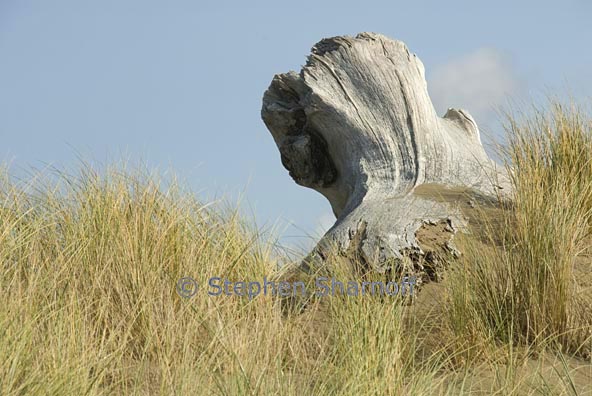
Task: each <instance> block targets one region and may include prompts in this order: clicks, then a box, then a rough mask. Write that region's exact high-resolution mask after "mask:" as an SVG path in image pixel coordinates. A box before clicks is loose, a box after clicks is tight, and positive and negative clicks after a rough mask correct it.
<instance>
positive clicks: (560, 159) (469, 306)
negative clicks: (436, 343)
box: [450, 103, 592, 356]
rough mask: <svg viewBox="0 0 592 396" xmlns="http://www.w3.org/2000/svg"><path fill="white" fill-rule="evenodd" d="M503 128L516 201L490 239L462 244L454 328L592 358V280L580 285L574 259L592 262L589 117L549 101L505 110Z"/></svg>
mask: <svg viewBox="0 0 592 396" xmlns="http://www.w3.org/2000/svg"><path fill="white" fill-rule="evenodd" d="M506 129H507V135H508V142H509V143H508V145H507V146H506V147H505V148H504V149H503V157H504V158H505V161H506V167H507V169H508V171H509V172H510V175H511V182H512V185H513V187H514V191H513V194H512V203H511V205H510V206H509V207H507V208H506V209H507V210H506V211H504V213H505V214H504V215H503V219H502V224H504V226H503V227H501V228H498V229H490V230H488V231H487V232H486V234H487V235H488V238H489V243H488V244H487V245H488V246H483V245H482V244H479V243H478V242H477V241H476V240H475V239H469V240H467V243H465V246H464V248H465V253H466V254H465V257H464V259H463V260H462V262H461V265H460V268H459V270H458V271H456V272H454V276H453V282H452V285H451V288H450V289H451V318H452V325H453V328H454V331H455V332H456V333H457V334H463V335H464V336H469V338H470V339H473V340H474V339H475V337H476V339H481V340H483V339H493V340H498V341H502V342H505V343H508V342H509V343H513V344H516V345H518V344H527V345H531V346H542V345H549V343H551V344H555V347H557V348H562V349H563V350H569V351H571V352H575V353H578V354H580V355H582V356H590V345H591V344H590V343H591V339H592V302H591V301H590V297H591V296H592V294H591V293H590V287H591V284H590V282H591V281H592V279H591V278H588V279H587V280H585V284H581V282H579V281H580V280H581V279H578V277H577V276H576V275H577V274H576V272H575V266H576V264H577V263H578V262H579V263H580V264H581V265H582V266H583V267H584V268H587V271H583V273H584V274H585V273H586V272H588V273H589V269H590V266H591V265H592V260H590V257H589V256H588V255H587V254H589V253H590V251H589V248H590V243H591V241H592V240H591V238H590V237H591V225H592V120H591V119H590V118H589V117H587V116H586V113H585V112H583V111H582V110H580V109H578V108H576V107H570V106H568V107H566V106H564V105H561V104H559V103H552V105H551V106H550V109H548V110H544V111H543V110H539V111H537V112H536V114H534V115H533V116H529V117H521V118H516V117H508V122H507V123H506ZM493 246H495V247H493Z"/></svg>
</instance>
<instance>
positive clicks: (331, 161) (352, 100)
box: [261, 33, 510, 272]
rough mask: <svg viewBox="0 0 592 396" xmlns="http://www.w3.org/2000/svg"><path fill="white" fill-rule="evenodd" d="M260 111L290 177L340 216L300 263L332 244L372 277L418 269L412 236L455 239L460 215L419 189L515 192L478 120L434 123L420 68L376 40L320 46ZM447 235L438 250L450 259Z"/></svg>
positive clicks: (458, 115) (459, 116) (401, 50)
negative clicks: (438, 232) (433, 230)
mask: <svg viewBox="0 0 592 396" xmlns="http://www.w3.org/2000/svg"><path fill="white" fill-rule="evenodd" d="M261 113H262V118H263V120H264V122H265V125H266V126H267V128H268V129H269V131H270V132H271V134H272V135H273V138H274V140H275V142H276V144H277V147H278V148H279V151H280V154H281V161H282V164H283V165H284V167H285V168H286V169H287V170H288V171H289V173H290V176H292V178H293V179H294V181H295V182H296V183H298V184H299V185H302V186H305V187H309V188H312V189H314V190H316V191H318V192H320V193H321V194H323V195H324V196H325V197H326V198H327V199H328V200H329V202H330V203H331V207H332V209H333V213H334V214H335V216H336V217H337V221H336V223H335V225H334V226H333V227H332V228H331V229H330V230H329V231H328V232H327V233H326V234H325V236H324V237H323V238H322V239H321V241H320V242H319V244H318V245H317V247H316V248H315V249H314V251H313V252H312V253H311V255H310V256H309V257H308V259H307V260H305V261H304V263H303V267H304V268H307V267H308V266H310V264H311V263H316V264H318V263H322V262H323V260H325V258H326V255H327V252H328V249H330V247H336V248H337V249H338V251H340V252H342V253H344V254H345V253H346V252H347V254H349V255H351V254H352V252H353V253H354V255H355V258H356V260H357V261H359V262H362V263H363V264H364V265H365V266H367V267H369V268H372V269H374V270H376V271H379V272H384V271H387V270H389V269H392V268H393V264H394V265H396V266H398V267H399V270H401V269H403V270H406V268H405V267H409V266H414V265H415V266H417V265H420V266H421V264H418V263H419V262H421V261H422V260H421V259H422V258H425V255H426V254H427V253H426V252H425V251H423V250H422V248H421V246H420V243H418V240H417V233H418V232H419V230H420V229H421V228H422V227H425V226H426V225H430V224H431V225H432V226H435V225H437V224H443V225H444V227H443V231H442V232H448V233H450V235H451V237H452V235H453V234H454V233H455V232H456V230H457V229H458V228H459V227H462V226H463V220H462V216H460V215H459V213H458V212H457V211H456V210H455V209H454V207H453V205H450V204H448V203H446V202H442V201H441V200H433V199H429V198H426V197H425V196H424V195H421V196H420V195H418V194H414V191H415V190H416V189H417V187H418V186H421V185H425V184H429V185H432V184H434V185H442V186H464V187H471V188H472V189H474V190H475V191H477V192H479V193H480V194H482V195H483V196H485V197H487V196H489V197H492V196H495V195H496V194H497V192H498V191H499V190H500V188H504V191H505V192H508V190H509V188H510V187H509V185H508V183H507V178H506V176H505V173H504V170H503V169H501V168H500V167H499V166H498V165H496V164H495V163H494V162H493V161H492V160H490V158H489V157H488V156H487V154H486V152H485V150H484V149H483V146H482V144H481V141H480V137H479V129H478V127H477V125H476V123H475V120H474V119H473V118H472V117H471V116H470V115H469V114H468V113H467V112H466V111H464V110H459V109H449V110H448V111H447V112H446V114H445V115H444V116H443V117H439V116H438V115H437V114H436V111H435V109H434V106H433V105H432V102H431V100H430V98H429V95H428V90H427V84H426V80H425V75H424V67H423V64H422V63H421V61H420V60H419V59H418V58H417V56H416V55H415V54H412V53H411V52H410V51H409V50H408V48H407V47H406V45H405V44H404V43H402V42H400V41H396V40H391V39H389V38H387V37H385V36H382V35H379V34H373V33H361V34H359V35H357V36H356V37H355V38H352V37H346V36H344V37H333V38H329V39H324V40H321V41H320V42H319V43H317V44H316V45H315V46H314V47H313V48H312V53H311V54H310V56H309V57H308V60H307V63H306V65H305V66H304V67H303V68H302V70H301V71H300V73H296V72H288V73H285V74H278V75H276V76H275V77H274V78H273V81H272V82H271V85H270V86H269V88H268V90H267V91H266V92H265V94H264V97H263V106H262V112H261ZM450 240H451V239H447V240H446V242H445V246H443V247H442V248H443V249H444V250H448V251H449V252H451V253H454V247H453V245H452V244H451V243H450ZM424 261H425V260H424ZM416 269H417V268H416ZM407 270H411V268H407ZM407 272H409V271H407Z"/></svg>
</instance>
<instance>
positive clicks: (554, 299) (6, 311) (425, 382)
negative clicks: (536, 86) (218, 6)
mask: <svg viewBox="0 0 592 396" xmlns="http://www.w3.org/2000/svg"><path fill="white" fill-rule="evenodd" d="M573 117H576V118H573ZM577 117H579V116H577V115H574V114H572V113H570V112H564V111H562V110H561V109H556V111H555V113H553V115H552V118H551V120H550V121H549V122H548V123H547V124H544V123H541V122H543V120H546V118H542V116H541V119H540V120H538V121H536V122H535V123H531V124H528V123H526V124H524V123H521V124H516V123H513V124H512V125H511V128H512V129H513V136H514V140H512V143H511V145H510V149H509V151H508V154H509V157H508V158H509V159H510V160H511V163H512V164H513V165H514V166H516V167H517V171H516V172H515V173H514V175H513V182H514V184H515V185H516V187H517V189H516V197H515V198H516V199H515V203H514V206H513V207H512V208H510V209H508V210H507V218H504V221H505V222H506V223H505V224H507V225H508V227H506V228H507V229H505V231H503V232H502V234H503V235H502V236H503V238H501V239H502V241H503V245H502V248H500V246H494V245H495V244H494V243H493V242H492V244H490V245H483V244H482V240H481V242H478V243H481V245H479V244H478V243H477V242H473V243H470V242H469V243H467V254H465V256H464V257H465V260H464V261H461V262H460V263H459V267H457V268H462V269H463V271H453V272H452V273H451V275H450V276H449V281H450V282H449V284H450V285H452V286H453V287H450V288H446V289H445V290H447V291H446V293H445V294H444V296H443V300H442V301H448V302H449V303H448V304H447V305H443V304H436V305H440V306H443V307H444V308H446V309H445V310H444V313H445V314H444V315H442V316H441V317H440V319H439V320H440V322H439V323H438V325H439V326H438V327H439V329H438V331H441V330H442V328H447V329H448V333H441V334H447V337H449V339H445V340H441V341H442V342H441V343H440V345H438V346H432V347H430V348H426V344H425V342H424V340H425V337H424V336H425V334H426V333H430V332H432V331H433V330H434V329H435V323H433V322H430V320H429V319H422V318H421V317H420V316H415V314H414V312H416V311H413V310H412V309H411V308H410V307H408V306H406V305H405V304H403V303H402V300H401V299H400V298H391V299H386V300H384V299H381V298H378V297H368V296H367V297H358V298H345V297H328V298H324V299H318V300H315V301H313V302H311V303H310V304H309V306H308V309H307V310H306V311H305V312H303V313H301V314H295V313H288V314H286V313H285V312H283V311H282V309H281V306H280V304H279V301H278V299H277V298H275V297H273V296H271V295H263V294H260V295H258V296H256V297H255V298H252V299H250V298H248V297H239V296H217V297H214V296H207V295H206V291H205V286H206V285H207V282H208V280H209V279H210V278H212V277H221V278H227V279H230V280H232V281H239V280H245V281H259V282H263V279H264V278H265V277H267V278H268V279H271V280H276V279H279V278H280V277H282V276H284V274H283V273H282V271H280V270H278V266H277V262H278V260H282V255H281V254H278V253H277V252H274V250H273V248H272V246H273V244H272V243H270V242H269V240H268V238H267V237H266V238H264V237H263V236H262V235H261V234H260V232H259V231H258V230H257V229H256V228H254V227H253V226H252V225H251V224H252V222H245V221H244V220H243V218H242V216H240V215H239V213H238V211H237V209H233V208H231V207H230V206H228V205H221V204H212V205H204V204H202V203H200V202H198V201H197V200H196V199H195V198H194V197H193V195H192V194H190V193H185V192H183V191H182V190H181V188H180V187H179V186H178V184H177V183H175V182H174V180H173V181H168V182H167V183H163V182H162V181H161V180H159V179H158V177H156V176H154V175H149V174H147V173H146V172H144V171H138V170H126V169H125V167H123V166H120V167H117V168H114V169H111V170H109V171H106V172H101V173H97V172H95V171H94V170H92V168H91V167H88V166H83V167H82V170H81V171H80V173H79V174H78V175H76V176H72V175H66V174H58V175H57V177H52V178H47V177H39V178H36V179H34V180H32V181H30V182H26V183H25V182H15V181H14V180H12V179H11V178H10V176H9V172H8V170H6V169H4V170H2V171H0V271H1V275H0V302H1V304H0V361H1V362H2V364H0V393H1V394H3V395H37V394H39V395H46V394H49V395H112V394H114V395H119V394H132V395H147V394H162V395H185V394H204V395H205V394H216V395H337V394H340V395H341V394H345V395H354V394H355V395H396V394H413V395H433V394H451V395H452V394H507V395H512V394H543V395H559V394H584V393H583V391H586V390H588V389H590V386H589V385H590V384H589V383H586V381H587V378H590V377H586V376H584V377H582V373H581V371H578V370H579V369H577V367H576V366H577V365H576V364H575V363H574V362H575V361H573V360H571V359H572V358H570V357H569V356H567V355H566V357H565V358H563V355H562V354H559V355H558V356H559V358H558V360H554V361H553V362H551V363H549V362H547V363H544V364H542V363H541V364H539V365H537V364H535V363H536V362H542V360H533V359H532V353H533V352H535V351H537V352H541V351H543V350H544V349H545V348H546V349H547V350H548V351H552V350H555V351H556V350H558V349H559V346H563V351H564V352H566V353H567V352H569V353H572V352H576V353H580V354H581V352H582V351H583V350H584V349H583V348H584V347H585V346H586V345H589V343H590V335H589V333H587V332H589V331H590V322H589V318H590V317H592V314H591V312H592V311H591V310H590V307H589V305H587V304H586V301H584V300H583V299H582V298H581V293H580V290H579V289H578V288H577V287H574V283H573V276H574V272H573V269H572V268H573V262H574V257H576V256H578V255H579V254H581V253H582V252H583V251H584V249H585V248H586V247H587V245H586V241H587V240H588V239H587V238H589V236H590V235H589V231H590V224H591V218H590V209H591V208H592V199H591V197H592V194H591V191H590V188H591V185H592V177H591V176H592V166H590V161H589V158H591V157H592V150H590V149H591V148H592V147H591V146H590V129H589V124H587V122H588V121H584V120H582V119H581V118H577ZM545 122H547V121H545ZM548 131H549V132H548ZM541 132H542V133H541ZM50 180H51V181H50ZM499 233H500V230H499V229H498V227H496V228H495V229H492V230H491V232H490V233H489V234H488V235H491V238H492V239H491V240H492V241H496V243H497V241H498V240H499ZM498 245H499V244H498ZM184 276H190V277H193V278H195V280H196V281H197V282H198V284H199V285H200V286H201V287H202V289H201V290H200V291H199V292H198V294H197V295H196V296H194V297H193V298H190V299H184V298H181V297H180V296H179V295H178V294H177V291H176V288H175V286H176V283H177V280H178V279H180V278H181V277H184ZM334 276H335V277H336V278H340V279H347V278H348V277H349V276H350V274H347V273H341V274H334ZM588 287H589V286H588ZM588 302H589V300H588ZM553 348H554V349H553ZM475 351H476V352H475ZM545 353H546V354H545V355H544V356H549V355H548V352H545ZM541 356H543V355H541ZM483 357H486V358H490V359H483ZM525 365H526V366H525ZM524 367H527V369H524ZM584 370H589V369H584ZM584 374H585V373H584ZM581 378H584V379H583V380H582V379H581ZM478 379H487V380H486V381H481V382H479V381H477V380H478Z"/></svg>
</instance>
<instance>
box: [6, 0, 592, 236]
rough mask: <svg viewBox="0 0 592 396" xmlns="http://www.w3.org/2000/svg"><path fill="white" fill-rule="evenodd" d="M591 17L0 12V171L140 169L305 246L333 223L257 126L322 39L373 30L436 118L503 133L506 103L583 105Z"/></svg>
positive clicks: (333, 9)
mask: <svg viewBox="0 0 592 396" xmlns="http://www.w3.org/2000/svg"><path fill="white" fill-rule="evenodd" d="M591 19H592V5H591V2H588V1H586V0H572V1H561V2H559V1H553V2H551V1H495V2H479V1H470V2H469V1H452V0H450V1H446V2H442V1H432V2H427V1H404V2H399V1H384V2H373V1H365V2H360V1H357V2H348V1H322V2H321V1H298V2H291V3H282V2H279V1H267V2H260V1H248V2H243V1H241V2H238V1H235V2H223V1H174V0H172V1H166V2H165V1H158V2H157V1H146V0H143V1H140V0H127V1H126V0H119V1H108V0H103V1H92V2H91V1H83V0H77V1H74V0H71V1H63V0H53V1H27V0H0V156H1V157H0V158H1V160H3V161H6V162H9V163H11V164H12V167H13V168H26V167H28V166H35V167H38V168H39V167H43V166H44V164H47V163H49V164H54V165H56V166H58V167H73V166H75V165H76V158H77V155H79V154H81V155H82V156H83V157H84V158H86V159H88V160H94V161H100V162H103V163H104V162H108V161H110V160H112V159H117V158H121V157H122V156H125V157H127V158H131V159H135V160H137V159H142V160H143V161H145V162H147V164H148V165H149V166H152V167H160V168H172V169H174V170H175V171H176V172H177V173H178V174H179V175H180V176H181V177H182V178H184V179H185V180H186V181H187V182H188V183H189V186H190V187H191V188H192V189H194V190H196V191H197V190H200V191H204V192H205V193H206V194H207V195H210V196H214V195H215V196H220V195H223V194H226V195H228V196H230V197H236V196H237V194H238V193H241V192H243V195H244V198H245V200H246V201H247V202H248V204H249V206H250V207H251V208H252V211H253V212H254V214H255V215H256V218H257V220H258V223H259V224H260V225H261V226H263V225H265V224H272V223H275V222H277V221H279V223H280V224H281V225H283V226H284V227H283V228H284V229H285V232H284V237H283V241H284V242H287V243H290V244H303V243H304V244H307V243H311V240H310V239H307V238H306V235H307V234H313V235H317V234H318V233H319V232H322V231H323V230H324V229H326V228H327V227H328V226H329V225H330V224H331V222H332V220H333V219H332V215H331V211H330V207H329V204H328V203H327V202H326V201H325V200H324V198H323V197H322V196H321V195H320V194H318V193H316V192H314V191H312V190H308V189H305V188H302V187H299V186H297V185H296V184H295V183H294V182H293V181H292V180H291V178H290V177H289V176H288V173H287V171H285V170H284V169H283V168H282V166H281V163H280V158H279V153H278V151H277V149H276V147H275V145H274V143H273V139H272V138H271V135H270V134H269V133H268V132H267V130H266V128H265V126H264V124H263V122H262V121H261V119H260V107H261V97H262V95H263V92H264V91H265V89H266V88H267V86H268V85H269V83H270V81H271V79H272V77H273V75H274V74H276V73H280V72H285V71H288V70H299V69H300V66H301V65H302V64H304V62H305V57H306V55H307V54H308V52H309V49H310V47H311V46H312V45H313V44H314V43H316V42H317V41H318V40H320V39H321V38H323V37H329V36H335V35H342V34H348V35H354V34H356V33H358V32H362V31H373V32H379V33H382V34H385V35H387V36H390V37H392V38H397V39H400V40H403V41H404V42H405V43H407V45H408V46H409V47H410V49H411V51H413V52H415V53H416V54H417V55H418V56H419V57H420V59H422V61H423V63H424V65H425V67H426V74H427V79H428V89H429V91H430V93H431V95H432V99H433V101H434V103H435V105H436V109H437V110H438V111H439V112H440V114H442V113H443V112H444V111H445V109H446V108H447V107H452V106H454V107H462V108H465V109H468V110H469V112H471V114H473V115H474V116H475V117H476V118H477V121H478V122H479V123H480V125H481V128H482V130H483V131H484V132H485V133H488V134H490V135H499V133H500V127H499V122H498V121H497V115H496V109H497V108H499V106H502V105H504V104H507V101H508V99H510V98H513V99H528V98H532V97H537V96H540V95H541V94H546V93H559V94H561V93H566V92H567V91H569V93H570V94H571V95H572V96H573V97H574V98H575V99H576V100H579V101H582V102H586V101H589V98H590V96H591V93H592V51H590V43H591V42H592V24H591V23H590V22H589V21H590V20H591Z"/></svg>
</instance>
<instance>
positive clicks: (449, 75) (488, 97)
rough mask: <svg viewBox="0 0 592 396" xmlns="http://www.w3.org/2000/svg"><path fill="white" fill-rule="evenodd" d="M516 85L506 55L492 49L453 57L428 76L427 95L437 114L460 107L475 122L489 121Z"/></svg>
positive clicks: (513, 91) (517, 82) (514, 90)
mask: <svg viewBox="0 0 592 396" xmlns="http://www.w3.org/2000/svg"><path fill="white" fill-rule="evenodd" d="M428 73H429V70H428ZM519 86H520V83H519V81H518V78H517V77H516V73H515V71H514V69H513V67H512V65H511V62H510V59H509V57H508V56H507V55H506V54H504V53H502V52H501V51H499V50H496V49H493V48H480V49H478V50H476V51H474V52H472V53H470V54H467V55H464V56H462V57H459V58H456V59H452V60H451V61H449V62H448V63H445V64H442V65H440V66H436V67H435V68H434V69H433V70H432V72H431V73H429V75H428V89H429V92H430V96H431V98H432V101H433V102H434V106H435V108H436V111H437V112H438V114H439V115H440V116H442V115H443V114H444V113H445V112H446V110H447V109H448V108H449V107H455V108H462V109H465V110H468V111H469V113H470V114H471V115H472V116H473V117H475V119H476V120H477V122H488V121H490V120H492V119H493V117H495V116H496V110H498V109H499V107H500V106H501V105H503V104H505V103H507V102H506V101H507V99H508V98H510V97H511V96H513V95H515V94H516V93H517V92H518V90H519Z"/></svg>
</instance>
